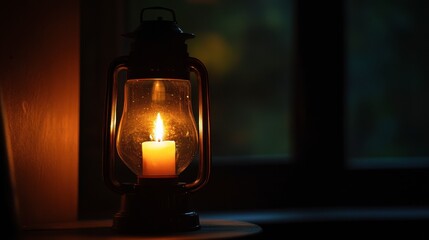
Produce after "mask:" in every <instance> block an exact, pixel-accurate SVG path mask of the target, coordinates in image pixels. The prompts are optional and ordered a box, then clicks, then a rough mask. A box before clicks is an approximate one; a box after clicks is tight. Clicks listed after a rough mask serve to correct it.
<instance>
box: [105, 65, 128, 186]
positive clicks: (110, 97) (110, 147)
mask: <svg viewBox="0 0 429 240" xmlns="http://www.w3.org/2000/svg"><path fill="white" fill-rule="evenodd" d="M127 63H128V57H127V56H122V57H118V58H115V59H114V60H113V61H112V62H111V63H110V66H109V70H108V82H107V88H106V106H105V107H106V109H105V114H106V116H105V123H104V131H103V132H104V134H105V135H104V143H103V178H104V182H105V184H106V185H107V187H108V188H110V189H111V190H112V191H114V192H117V193H121V194H122V193H126V192H130V191H132V189H133V185H132V184H126V183H121V182H120V181H118V180H117V179H116V174H115V162H116V144H115V136H116V107H117V99H118V94H117V92H118V91H117V89H118V77H117V76H118V74H119V72H121V71H127V70H128V67H127Z"/></svg>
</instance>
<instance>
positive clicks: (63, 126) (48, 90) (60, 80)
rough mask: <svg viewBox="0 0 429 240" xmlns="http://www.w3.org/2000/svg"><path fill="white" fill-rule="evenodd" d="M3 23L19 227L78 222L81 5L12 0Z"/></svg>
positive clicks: (2, 13) (68, 0)
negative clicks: (70, 221)
mask: <svg viewBox="0 0 429 240" xmlns="http://www.w3.org/2000/svg"><path fill="white" fill-rule="evenodd" d="M0 18H1V19H0V26H1V30H2V37H1V40H0V41H1V42H0V43H1V46H0V47H1V51H0V52H1V55H0V56H1V58H0V66H1V72H0V79H1V80H0V81H1V82H0V86H1V92H2V95H3V100H4V104H5V110H6V115H7V116H6V119H7V121H8V125H9V131H10V142H11V146H12V154H13V161H14V165H15V171H16V172H15V176H16V188H17V196H18V201H19V218H20V221H21V223H22V224H24V225H32V224H39V223H49V222H60V221H69V220H75V219H76V218H77V192H78V191H77V190H78V189H77V186H78V128H79V1H72V0H64V1H54V0H44V1H29V0H28V1H16V2H14V1H9V2H5V3H2V8H1V9H0Z"/></svg>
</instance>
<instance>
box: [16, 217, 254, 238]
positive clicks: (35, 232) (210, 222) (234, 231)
mask: <svg viewBox="0 0 429 240" xmlns="http://www.w3.org/2000/svg"><path fill="white" fill-rule="evenodd" d="M200 223H201V228H200V229H199V230H196V231H189V232H178V233H167V234H133V235H127V234H119V233H115V232H114V231H113V230H112V229H111V225H112V221H111V220H91V221H78V222H71V223H59V224H50V225H43V226H34V227H31V228H27V229H24V230H23V231H22V232H21V235H22V236H21V238H19V239H20V240H21V239H22V240H42V239H43V240H54V239H55V240H83V239H85V240H98V239H100V240H101V239H103V240H105V239H109V240H137V239H141V240H145V239H151V240H161V239H162V240H173V239H174V240H192V239H199V240H201V239H233V238H243V237H246V236H252V235H256V234H259V233H261V232H262V228H261V227H259V226H258V225H256V224H253V223H249V222H243V221H234V220H224V219H204V218H202V219H201V220H200Z"/></svg>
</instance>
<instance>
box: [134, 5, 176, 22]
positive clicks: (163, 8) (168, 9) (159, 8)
mask: <svg viewBox="0 0 429 240" xmlns="http://www.w3.org/2000/svg"><path fill="white" fill-rule="evenodd" d="M155 9H156V10H165V11H169V12H170V13H171V15H172V16H173V22H176V14H175V13H174V11H173V9H170V8H165V7H148V8H143V9H142V11H141V12H140V23H142V22H143V13H144V11H146V10H155Z"/></svg>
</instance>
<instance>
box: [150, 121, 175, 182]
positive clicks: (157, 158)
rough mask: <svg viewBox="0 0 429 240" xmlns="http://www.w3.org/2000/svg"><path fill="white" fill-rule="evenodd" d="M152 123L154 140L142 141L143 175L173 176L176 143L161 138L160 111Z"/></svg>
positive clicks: (162, 131) (162, 133)
mask: <svg viewBox="0 0 429 240" xmlns="http://www.w3.org/2000/svg"><path fill="white" fill-rule="evenodd" d="M154 125H155V128H154V135H155V139H154V140H155V141H147V142H143V143H142V160H143V164H142V166H143V177H146V178H151V177H152V178H153V177H163V178H166V177H167V178H168V177H175V175H176V143H175V142H174V141H163V140H162V139H163V137H164V122H163V121H162V118H161V114H160V113H158V114H157V116H156V120H155V122H154ZM151 138H152V137H151Z"/></svg>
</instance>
